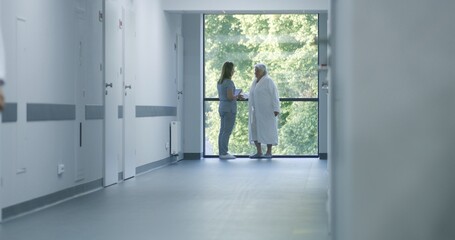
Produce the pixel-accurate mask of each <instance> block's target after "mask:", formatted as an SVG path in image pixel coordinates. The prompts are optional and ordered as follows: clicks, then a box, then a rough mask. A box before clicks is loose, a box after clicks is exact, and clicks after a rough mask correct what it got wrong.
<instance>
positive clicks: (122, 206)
mask: <svg viewBox="0 0 455 240" xmlns="http://www.w3.org/2000/svg"><path fill="white" fill-rule="evenodd" d="M326 168H327V164H326V161H323V160H318V159H310V158H304V159H272V160H252V159H246V158H244V159H236V160H230V161H220V160H218V159H204V160H201V161H193V160H191V161H181V162H179V163H177V164H174V165H170V166H167V167H164V168H161V169H157V170H154V171H152V172H149V173H146V174H143V175H140V176H138V177H136V178H134V179H131V180H128V181H125V182H122V183H120V184H117V185H114V186H111V187H108V188H105V189H103V190H100V191H97V192H94V193H91V194H88V195H85V196H82V197H79V198H76V199H73V200H70V201H67V202H64V203H61V204H59V205H56V206H53V207H51V208H48V209H45V210H43V211H39V212H36V213H33V214H29V215H26V216H24V217H21V218H18V219H15V220H11V221H7V222H5V223H3V224H0V239H1V240H25V239H27V240H52V239H65V240H73V239H74V240H82V239H84V240H89V239H100V240H107V239H109V240H117V239H119V240H120V239H122V240H124V239H135V240H136V239H147V240H149V239H157V240H180V239H181V240H193V239H194V240H206V239H207V240H208V239H216V240H218V239H220V240H224V239H235V240H243V239H245V240H253V239H258V240H259V239H260V240H269V239H270V240H272V239H273V240H292V239H308V240H327V239H329V237H328V234H327V230H328V227H327V213H326V202H327V172H326Z"/></svg>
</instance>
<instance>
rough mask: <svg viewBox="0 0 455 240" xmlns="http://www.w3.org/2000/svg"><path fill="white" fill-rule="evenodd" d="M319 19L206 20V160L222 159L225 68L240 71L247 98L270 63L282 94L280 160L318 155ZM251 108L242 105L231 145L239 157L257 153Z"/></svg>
mask: <svg viewBox="0 0 455 240" xmlns="http://www.w3.org/2000/svg"><path fill="white" fill-rule="evenodd" d="M317 33H318V15H317V14H262V15H257V14H254V15H249V14H239V15H205V18H204V110H205V116H204V124H205V128H204V137H205V149H204V155H205V156H216V155H218V131H219V126H220V118H219V114H218V104H219V100H218V94H217V88H216V82H217V79H218V77H219V75H220V71H221V66H222V65H223V63H224V62H225V61H232V62H234V64H235V66H236V73H235V75H234V77H233V81H234V82H235V85H236V87H237V88H242V89H243V90H244V92H248V90H249V87H250V85H251V82H252V80H253V77H254V65H255V64H256V63H265V64H266V65H267V67H268V71H269V75H270V77H271V78H272V79H273V80H274V81H275V84H276V85H277V88H278V91H279V94H280V103H281V114H280V115H279V124H278V128H279V129H278V137H279V144H278V146H276V147H274V149H273V153H274V155H275V156H277V155H283V156H315V155H317V154H318V48H317V45H315V44H314V39H315V38H316V37H317ZM247 105H248V103H247V102H246V101H239V102H238V114H237V121H236V126H235V129H234V132H233V134H232V135H231V141H230V144H229V152H230V153H231V154H235V155H249V154H251V153H254V151H255V147H254V146H253V145H250V143H249V142H248V107H247Z"/></svg>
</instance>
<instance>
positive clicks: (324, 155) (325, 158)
mask: <svg viewBox="0 0 455 240" xmlns="http://www.w3.org/2000/svg"><path fill="white" fill-rule="evenodd" d="M319 159H321V160H327V153H319Z"/></svg>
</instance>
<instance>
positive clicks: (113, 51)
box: [104, 0, 123, 186]
mask: <svg viewBox="0 0 455 240" xmlns="http://www.w3.org/2000/svg"><path fill="white" fill-rule="evenodd" d="M104 7H105V11H104V13H105V23H104V24H105V26H104V29H105V38H104V39H105V50H104V61H105V76H104V81H105V84H104V87H105V92H104V186H109V185H112V184H116V183H117V182H118V173H119V161H120V160H121V159H120V156H121V155H120V154H121V139H122V138H121V135H122V130H121V125H120V121H119V113H120V112H119V111H120V109H121V108H119V106H120V105H121V99H122V97H121V94H122V92H123V90H122V71H123V70H122V20H121V8H120V3H119V2H118V1H116V0H106V1H105V6H104ZM119 141H120V143H119Z"/></svg>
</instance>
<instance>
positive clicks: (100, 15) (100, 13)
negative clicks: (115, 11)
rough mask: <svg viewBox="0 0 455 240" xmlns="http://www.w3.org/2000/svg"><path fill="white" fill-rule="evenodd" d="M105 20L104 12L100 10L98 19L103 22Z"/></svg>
mask: <svg viewBox="0 0 455 240" xmlns="http://www.w3.org/2000/svg"><path fill="white" fill-rule="evenodd" d="M103 20H104V15H103V12H101V11H98V21H100V22H103Z"/></svg>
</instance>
